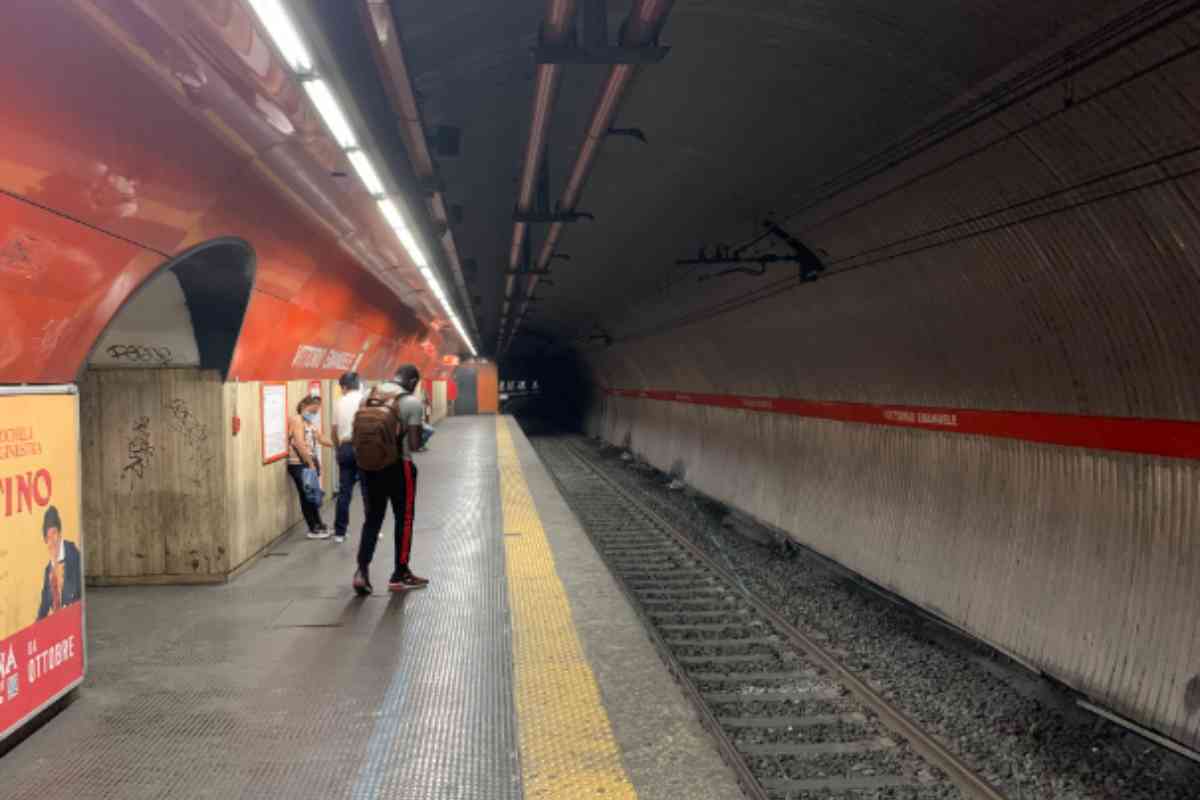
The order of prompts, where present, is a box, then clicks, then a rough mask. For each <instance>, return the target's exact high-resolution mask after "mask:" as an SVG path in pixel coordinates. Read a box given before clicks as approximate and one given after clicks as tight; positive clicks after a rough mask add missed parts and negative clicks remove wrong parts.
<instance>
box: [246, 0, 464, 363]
mask: <svg viewBox="0 0 1200 800" xmlns="http://www.w3.org/2000/svg"><path fill="white" fill-rule="evenodd" d="M250 5H251V6H252V7H253V8H254V13H255V14H257V15H258V19H259V21H260V22H261V23H262V25H263V27H264V28H266V30H267V35H268V36H270V37H271V40H272V41H274V43H275V46H276V47H277V48H278V49H279V52H280V54H281V55H282V56H283V58H284V60H285V61H287V63H288V66H290V67H291V68H292V70H293V71H294V72H296V74H297V75H298V76H299V77H300V78H301V79H302V80H301V85H302V86H303V87H304V91H305V93H306V94H308V99H309V100H311V101H312V104H313V106H314V107H315V108H316V109H317V113H318V114H320V116H321V120H322V121H323V122H324V123H325V127H327V128H328V129H329V133H330V134H331V135H332V136H333V138H334V141H336V142H337V143H338V146H339V147H341V148H342V150H344V151H345V152H346V157H347V158H348V159H349V160H350V165H351V166H352V167H354V171H355V172H356V173H357V174H358V177H359V179H360V180H361V181H362V182H363V185H364V186H365V187H366V189H367V192H368V193H369V194H371V195H372V196H374V197H375V198H376V200H377V203H378V205H379V211H380V213H381V214H383V218H384V219H385V220H386V221H387V223H388V225H389V226H390V227H391V229H392V231H393V232H394V233H395V234H396V237H397V238H398V239H399V240H400V244H401V245H403V247H404V249H405V251H407V252H408V256H409V258H411V259H412V260H413V263H414V264H416V265H417V267H418V268H419V269H420V270H421V276H422V277H423V278H425V282H426V283H427V284H428V285H429V288H430V289H431V290H432V291H433V293H434V295H435V296H436V297H437V298H438V300H439V302H440V303H441V305H442V310H443V311H445V313H446V315H447V317H448V318H449V320H450V322H451V323H452V324H453V325H454V329H455V330H456V331H457V332H458V335H459V336H460V337H461V338H462V341H463V343H464V344H466V346H467V349H469V350H470V351H471V355H473V356H474V355H478V354H479V353H478V351H476V350H475V345H474V343H473V342H472V341H471V337H470V336H468V335H467V332H466V330H465V329H464V328H463V325H462V322H461V321H460V320H459V319H458V315H457V314H455V313H454V309H453V307H452V306H451V305H450V300H449V298H447V297H446V293H445V291H444V290H443V289H442V285H441V284H440V283H439V282H438V280H437V277H436V276H435V275H434V273H433V270H431V269H430V268H429V260H428V259H427V258H426V256H425V253H424V251H422V250H421V246H420V244H419V243H418V242H417V237H416V236H414V235H413V232H412V229H411V228H410V227H409V226H408V223H407V222H405V220H404V215H403V214H401V213H400V210H399V209H398V208H396V204H395V203H393V202H392V201H391V200H390V199H388V198H386V197H383V195H384V194H385V191H386V190H385V188H384V185H383V180H382V179H381V178H380V176H379V172H378V171H376V169H375V165H374V164H372V163H371V159H370V157H369V156H367V154H366V153H364V152H363V151H362V149H361V148H359V146H358V140H357V137H356V136H355V135H354V128H353V126H352V125H351V124H350V121H349V120H348V119H347V118H346V115H345V113H344V112H343V111H342V107H341V106H340V105H339V104H338V101H337V98H336V97H334V95H333V92H332V91H331V90H330V88H329V84H327V83H326V82H325V81H323V80H321V79H320V78H318V77H316V76H315V75H313V60H312V56H311V55H310V54H309V50H308V47H307V46H306V45H305V43H304V37H303V36H301V35H300V31H299V29H297V28H296V26H295V24H294V23H293V22H292V19H291V17H290V16H289V15H288V13H287V11H286V10H285V8H284V6H283V4H282V3H281V2H280V0H250Z"/></svg>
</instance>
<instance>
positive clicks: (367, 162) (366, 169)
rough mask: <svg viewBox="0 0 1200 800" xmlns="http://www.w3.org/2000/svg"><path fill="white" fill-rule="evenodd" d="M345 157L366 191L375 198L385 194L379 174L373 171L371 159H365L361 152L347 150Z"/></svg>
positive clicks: (373, 166)
mask: <svg viewBox="0 0 1200 800" xmlns="http://www.w3.org/2000/svg"><path fill="white" fill-rule="evenodd" d="M346 157H347V158H349V159H350V166H352V167H354V171H355V172H357V173H358V177H359V178H362V182H363V185H364V186H366V187H367V191H368V192H370V193H371V194H372V195H374V196H375V197H380V196H382V195H383V194H384V193H385V192H384V190H383V181H382V180H380V178H379V173H378V172H376V171H375V165H374V164H372V163H371V159H369V158H367V154H366V153H364V152H363V151H362V150H347V151H346Z"/></svg>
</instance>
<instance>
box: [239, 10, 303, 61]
mask: <svg viewBox="0 0 1200 800" xmlns="http://www.w3.org/2000/svg"><path fill="white" fill-rule="evenodd" d="M250 5H251V6H252V7H253V8H254V13H255V14H257V15H258V19H259V21H261V22H262V25H263V27H264V28H266V29H267V34H268V35H269V36H270V37H271V39H272V41H274V42H275V46H276V47H278V48H279V54H280V55H282V56H283V60H284V61H286V62H287V63H288V66H289V67H291V68H292V71H293V72H296V73H297V74H299V75H304V74H307V73H309V72H312V67H313V62H312V56H310V55H309V54H308V48H307V47H305V46H304V38H303V37H302V36H300V31H298V30H296V26H295V24H294V23H293V22H292V18H291V17H290V16H288V13H287V11H285V10H284V8H283V5H282V4H281V3H280V2H279V0H250Z"/></svg>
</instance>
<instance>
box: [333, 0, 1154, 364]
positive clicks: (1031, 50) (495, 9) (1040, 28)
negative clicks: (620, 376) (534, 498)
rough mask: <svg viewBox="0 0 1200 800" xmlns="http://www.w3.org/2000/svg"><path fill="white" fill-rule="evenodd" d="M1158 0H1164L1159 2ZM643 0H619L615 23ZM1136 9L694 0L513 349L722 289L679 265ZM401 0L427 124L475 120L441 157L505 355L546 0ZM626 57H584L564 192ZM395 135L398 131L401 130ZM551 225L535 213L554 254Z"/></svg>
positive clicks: (563, 146)
mask: <svg viewBox="0 0 1200 800" xmlns="http://www.w3.org/2000/svg"><path fill="white" fill-rule="evenodd" d="M318 5H321V4H318ZM332 5H333V4H324V7H325V9H326V10H325V11H324V14H325V15H326V16H328V15H329V14H331V13H332V14H345V15H348V16H351V17H353V16H354V12H353V11H352V10H350V9H346V10H345V11H341V10H338V11H332V12H331V11H329V8H330V6H332ZM1154 5H1161V3H1159V4H1156V3H1153V2H1150V3H1143V4H1140V6H1141V7H1148V6H1154ZM629 7H630V3H628V2H616V1H614V2H610V3H609V17H610V20H609V27H610V31H614V32H615V31H616V30H617V29H618V28H619V26H620V23H621V21H622V20H624V19H625V17H626V15H627V14H628V12H629ZM1138 8H1139V4H1137V3H1129V2H1097V1H1096V0H1060V2H1055V3H1045V2H1035V1H1034V0H989V1H987V2H984V1H982V0H977V1H976V2H961V0H929V1H927V2H921V3H903V4H900V3H894V2H885V0H864V1H863V2H833V0H827V1H825V2H795V1H794V0H790V1H789V0H679V2H676V3H675V4H674V7H673V10H672V11H671V13H670V16H669V18H668V21H667V25H666V28H665V30H664V32H663V35H662V37H661V41H662V43H663V44H666V45H669V46H670V47H671V51H670V53H669V55H668V56H667V58H666V59H665V61H663V62H662V63H661V64H657V65H651V66H645V67H642V68H641V71H640V72H639V75H638V77H637V79H636V81H635V83H634V86H633V89H632V90H631V92H630V93H629V94H628V95H627V97H626V100H625V102H624V103H623V105H622V106H621V110H620V113H619V114H618V116H617V119H616V124H615V126H616V127H620V128H640V129H641V130H642V131H643V132H644V133H645V136H646V139H647V141H646V142H645V143H642V142H640V141H637V140H635V139H633V138H628V137H616V136H614V137H609V138H608V139H607V140H606V142H605V143H604V145H603V148H602V151H601V155H600V157H599V159H598V161H597V164H596V167H595V170H594V171H593V173H592V175H591V178H590V180H589V182H588V184H587V187H586V188H585V190H584V192H583V199H582V201H581V203H580V204H579V209H580V210H581V211H587V212H590V213H591V214H594V215H595V217H596V219H595V221H594V222H586V221H583V222H578V223H575V224H573V225H571V226H568V229H567V231H566V234H565V235H564V237H563V240H562V244H561V245H560V248H559V252H561V253H564V254H567V255H569V256H570V259H571V260H569V261H566V260H561V261H555V262H554V267H553V269H554V273H555V274H554V276H553V281H554V284H555V285H554V286H553V287H544V286H543V287H539V288H538V290H537V292H536V296H537V297H538V300H539V302H538V303H537V304H536V306H535V307H534V311H533V312H532V313H531V315H530V316H529V318H528V319H526V320H525V321H524V322H523V324H522V330H524V331H526V332H527V334H526V335H522V336H519V337H518V338H517V339H516V340H515V342H514V344H513V347H512V353H513V354H514V355H516V354H520V353H523V352H524V353H528V352H531V351H536V350H538V349H540V348H542V347H543V346H544V345H546V344H547V343H552V342H556V343H558V344H565V345H571V344H576V345H580V344H586V341H587V338H588V336H589V335H590V334H592V333H593V332H595V331H597V330H602V331H605V332H607V333H610V334H618V335H619V334H620V333H621V332H622V331H629V330H633V329H636V328H639V327H642V326H645V325H647V324H651V323H653V321H654V319H656V318H658V317H661V316H662V315H664V314H667V313H677V312H678V310H679V308H681V307H686V306H687V305H688V304H689V303H695V302H698V298H700V297H702V296H704V297H710V296H719V295H720V293H721V291H722V281H719V280H714V281H711V282H708V283H704V284H703V285H701V284H698V283H697V281H696V278H697V277H698V276H697V273H696V271H695V270H694V269H692V270H690V271H689V270H687V269H686V268H681V267H677V266H676V265H675V263H674V262H675V261H676V259H680V258H688V257H691V256H693V255H695V254H696V252H697V250H698V249H699V248H700V247H701V246H703V245H712V244H715V243H718V242H724V243H728V244H738V243H741V242H745V241H747V240H749V239H751V238H752V237H754V236H757V235H758V233H759V232H760V231H761V223H762V220H763V219H764V218H765V217H767V216H768V215H772V216H774V217H776V218H778V219H780V220H781V221H782V222H783V224H784V226H785V227H786V224H787V219H788V217H789V215H790V214H792V213H794V212H796V211H799V210H802V209H805V208H806V207H811V206H812V205H813V204H814V203H819V202H822V201H823V200H824V199H825V198H827V196H828V195H829V194H830V193H831V192H835V191H840V190H843V189H846V188H849V187H851V186H853V185H854V184H855V182H856V181H857V180H859V179H861V178H862V177H865V176H867V175H870V174H873V173H874V172H878V171H879V168H881V167H887V166H888V165H889V162H888V161H887V159H886V158H884V157H883V156H884V155H886V153H887V151H888V149H889V147H891V146H892V145H894V144H895V143H897V142H900V141H902V140H904V139H905V137H907V136H911V135H912V134H914V133H919V132H921V131H929V130H933V129H932V128H930V126H932V125H934V124H935V123H936V122H937V121H938V120H939V119H941V115H942V114H944V113H945V112H946V111H947V109H949V108H951V107H952V106H953V105H954V104H956V103H957V104H959V105H961V104H963V103H966V102H969V101H970V100H971V98H972V97H973V96H975V95H977V94H978V93H979V92H980V91H981V90H982V89H983V88H985V87H987V86H988V85H989V81H992V80H993V79H994V78H995V76H997V75H998V74H1002V73H1004V72H1005V70H1006V69H1009V70H1010V71H1011V65H1013V64H1014V63H1016V62H1021V61H1023V60H1024V61H1028V60H1029V59H1036V58H1045V57H1049V56H1052V55H1053V54H1054V53H1055V52H1057V51H1058V50H1057V49H1061V48H1063V47H1065V46H1066V45H1067V44H1069V43H1070V42H1073V41H1077V40H1078V39H1079V37H1080V36H1082V35H1083V34H1084V33H1085V32H1086V31H1088V30H1093V29H1095V28H1097V27H1098V26H1100V25H1101V24H1103V23H1104V22H1106V21H1107V20H1111V19H1114V18H1116V17H1117V16H1118V15H1119V14H1123V13H1128V12H1130V11H1131V10H1132V11H1134V12H1136V11H1137V9H1138ZM392 9H393V13H394V14H395V16H396V19H397V21H398V22H399V24H400V26H401V35H402V39H403V44H404V48H405V52H406V55H407V58H408V62H409V67H410V70H411V71H412V74H413V79H414V82H415V84H416V88H417V90H418V96H419V99H420V100H421V102H422V103H423V112H424V116H425V123H426V127H427V130H432V129H434V128H436V127H437V126H454V127H458V128H460V129H461V131H462V139H461V152H460V153H459V154H458V155H457V156H453V157H444V156H443V157H440V158H439V168H440V172H441V176H442V178H443V181H444V184H445V188H446V198H447V202H449V203H451V204H458V205H461V206H462V212H463V213H462V217H461V220H460V221H457V222H456V223H455V224H454V232H455V237H456V239H457V242H458V247H459V251H460V254H461V256H462V259H463V261H464V264H465V265H467V280H468V287H469V288H470V290H471V293H472V294H474V295H476V296H478V298H479V304H478V305H477V306H476V309H475V313H476V315H477V319H478V321H479V328H480V333H481V336H482V345H483V348H484V350H486V351H491V350H492V349H494V348H495V346H496V342H497V337H498V324H499V320H500V310H501V306H502V302H503V289H504V273H505V270H506V268H507V259H508V251H509V245H510V242H511V238H512V213H513V208H514V205H515V202H516V192H517V180H518V176H519V174H520V170H521V166H522V159H523V154H524V148H525V141H526V137H527V136H528V133H529V127H530V116H531V103H532V93H533V85H534V80H533V78H534V72H535V64H534V61H533V58H532V55H531V52H530V48H531V47H532V46H533V45H534V44H535V43H536V42H537V39H538V30H539V26H540V24H541V22H542V20H543V18H544V15H545V12H546V3H545V2H544V0H510V1H509V2H505V3H496V2H492V0H475V2H468V1H467V0H423V1H421V2H417V1H415V0H403V2H400V1H399V0H393V2H392ZM357 30H358V35H359V36H364V35H365V34H363V32H362V29H361V26H358V28H357ZM343 34H344V32H343ZM614 35H615V34H614ZM336 42H337V43H339V48H340V51H341V52H339V54H338V55H339V58H342V57H344V59H345V61H346V63H348V64H352V65H357V66H355V67H354V68H353V69H350V70H348V73H349V74H351V75H352V76H353V80H354V81H355V82H356V83H358V84H359V85H358V86H356V93H357V96H358V97H359V98H360V102H365V103H367V104H368V105H370V106H372V111H373V113H372V117H373V119H375V120H376V122H377V124H379V125H380V126H383V127H386V126H387V125H388V124H389V122H390V120H392V119H394V117H391V115H390V112H389V111H388V109H387V108H386V107H384V106H383V103H384V102H385V101H384V94H383V92H382V89H381V86H380V85H379V84H378V75H377V73H376V72H373V71H372V70H370V69H366V68H361V67H362V63H363V58H364V56H363V54H364V53H366V52H367V50H366V43H365V39H362V40H361V41H356V40H355V38H354V36H353V34H352V33H351V34H350V35H341V36H339V37H336ZM368 60H369V59H368ZM607 70H608V68H607V67H604V66H595V65H569V66H567V67H566V72H565V78H564V80H563V83H562V89H561V92H560V94H559V97H558V101H557V104H556V106H555V111H554V115H553V121H552V127H551V131H550V137H549V147H548V151H547V154H548V155H547V159H548V160H547V163H548V169H549V186H550V196H551V197H552V198H557V197H558V196H559V195H560V194H561V191H562V187H563V184H564V182H565V179H566V177H567V175H568V173H569V172H570V169H571V166H572V164H573V162H574V159H575V156H576V154H577V153H578V148H579V146H580V144H581V142H582V141H583V139H584V132H585V131H586V127H587V124H588V122H589V121H590V117H591V113H592V109H593V106H594V104H595V102H596V97H597V95H598V92H599V90H600V87H601V84H602V81H603V79H604V77H605V75H606V74H607ZM381 139H382V140H387V141H393V142H394V141H396V138H395V137H394V135H392V133H390V132H388V133H385V134H382V135H381ZM864 165H866V167H873V168H872V169H860V168H861V167H863V166H864ZM546 227H547V226H546V225H544V224H540V225H533V226H532V237H533V238H532V244H533V252H534V253H535V254H536V252H537V250H538V248H539V247H540V245H541V242H542V240H543V238H544V236H545V228H546ZM826 255H827V254H826ZM472 262H474V264H475V265H477V267H476V269H475V270H474V271H472V270H471V266H470V265H471V263H472ZM782 268H783V267H780V269H782ZM772 269H775V267H773V268H772Z"/></svg>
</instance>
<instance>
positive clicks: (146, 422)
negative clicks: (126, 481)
mask: <svg viewBox="0 0 1200 800" xmlns="http://www.w3.org/2000/svg"><path fill="white" fill-rule="evenodd" d="M132 428H133V435H132V436H130V437H129V446H128V449H127V452H128V462H127V463H126V464H125V466H124V467H122V468H121V477H122V478H125V477H126V476H129V478H130V480H132V479H133V478H135V477H136V478H139V479H140V478H143V477H145V475H146V467H148V466H149V465H150V460H151V459H152V458H154V445H153V444H152V443H151V442H150V418H149V417H138V418H137V419H135V420H134V421H133V425H132Z"/></svg>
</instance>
